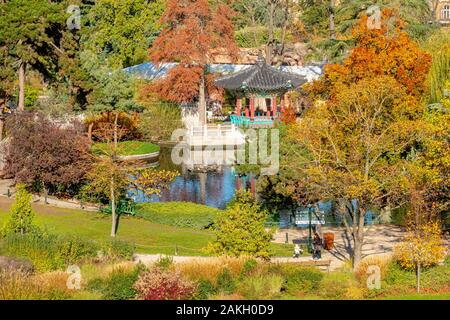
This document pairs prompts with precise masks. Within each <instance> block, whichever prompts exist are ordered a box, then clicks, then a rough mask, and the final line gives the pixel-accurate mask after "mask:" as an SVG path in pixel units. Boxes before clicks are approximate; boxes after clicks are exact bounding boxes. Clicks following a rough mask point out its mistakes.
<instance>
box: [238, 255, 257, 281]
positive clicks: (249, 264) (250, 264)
mask: <svg viewBox="0 0 450 320" xmlns="http://www.w3.org/2000/svg"><path fill="white" fill-rule="evenodd" d="M257 266H258V261H256V260H255V259H248V260H245V263H244V265H243V266H242V270H241V277H245V276H248V275H250V274H251V273H252V272H253V271H254V270H255V269H256V267H257Z"/></svg>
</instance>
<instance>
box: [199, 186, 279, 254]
mask: <svg viewBox="0 0 450 320" xmlns="http://www.w3.org/2000/svg"><path fill="white" fill-rule="evenodd" d="M266 219H267V213H266V212H265V211H263V210H261V208H260V207H259V205H258V204H257V203H256V201H255V200H254V199H252V197H251V195H250V194H248V193H246V192H244V193H238V195H237V196H236V199H235V200H234V201H233V202H232V203H230V205H229V207H228V208H227V210H226V211H225V213H224V214H222V215H220V216H218V218H217V219H216V221H215V227H216V230H215V231H214V232H215V234H216V237H217V239H216V241H215V242H214V243H210V244H209V246H208V248H207V250H208V251H209V252H211V253H213V254H217V255H230V256H236V257H239V256H253V257H259V258H265V259H267V258H269V245H270V241H271V240H272V232H270V231H266V229H265V228H264V222H265V221H266Z"/></svg>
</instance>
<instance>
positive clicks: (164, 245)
mask: <svg viewBox="0 0 450 320" xmlns="http://www.w3.org/2000/svg"><path fill="white" fill-rule="evenodd" d="M11 203H12V200H9V199H6V198H0V225H3V224H4V221H5V219H6V217H7V214H8V208H9V205H10V204H11ZM34 208H35V210H36V213H37V216H36V221H37V224H38V225H39V226H41V227H44V228H46V229H47V230H48V231H49V232H52V233H59V234H76V235H79V236H82V237H87V238H89V239H92V240H104V239H108V238H109V237H110V236H109V235H110V232H111V217H110V216H109V215H104V214H99V213H95V212H86V211H82V210H72V209H61V208H55V207H48V206H43V205H34ZM117 238H118V239H121V240H125V241H129V242H132V243H135V244H136V248H137V251H138V252H140V253H162V254H168V255H173V254H175V250H177V252H178V255H185V256H199V255H200V256H204V255H207V254H206V253H205V252H203V250H202V249H203V248H204V247H205V246H206V245H207V244H208V242H209V241H212V240H214V235H213V233H212V232H210V231H205V230H193V229H189V228H180V227H172V226H167V225H162V224H157V223H153V222H150V221H146V220H143V219H139V218H133V217H126V216H124V217H122V218H121V219H120V222H119V229H118V234H117ZM272 251H273V253H274V255H276V256H290V255H291V254H292V251H293V248H292V246H291V245H284V244H272Z"/></svg>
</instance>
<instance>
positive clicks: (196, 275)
mask: <svg viewBox="0 0 450 320" xmlns="http://www.w3.org/2000/svg"><path fill="white" fill-rule="evenodd" d="M244 263H245V259H243V258H233V257H218V258H208V259H207V260H202V259H196V260H193V261H188V262H183V263H177V265H176V269H177V270H178V271H179V272H181V274H183V275H185V276H186V277H187V278H189V279H191V280H194V281H200V280H207V281H209V282H211V283H212V284H213V285H217V278H218V275H219V274H220V273H221V272H222V271H223V269H224V268H226V269H228V270H229V271H230V273H231V275H232V276H233V277H235V278H237V277H239V275H240V274H241V270H242V268H243V265H244Z"/></svg>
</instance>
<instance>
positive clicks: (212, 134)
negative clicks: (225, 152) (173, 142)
mask: <svg viewBox="0 0 450 320" xmlns="http://www.w3.org/2000/svg"><path fill="white" fill-rule="evenodd" d="M186 142H187V143H188V144H189V145H191V146H200V145H201V146H208V145H211V146H219V145H223V146H232V145H242V144H244V142H245V135H244V134H243V133H242V132H241V131H240V130H239V129H238V128H237V127H236V126H235V125H234V124H231V123H230V124H217V125H212V124H209V125H204V126H192V127H190V128H189V129H188V135H187V141H186Z"/></svg>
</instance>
